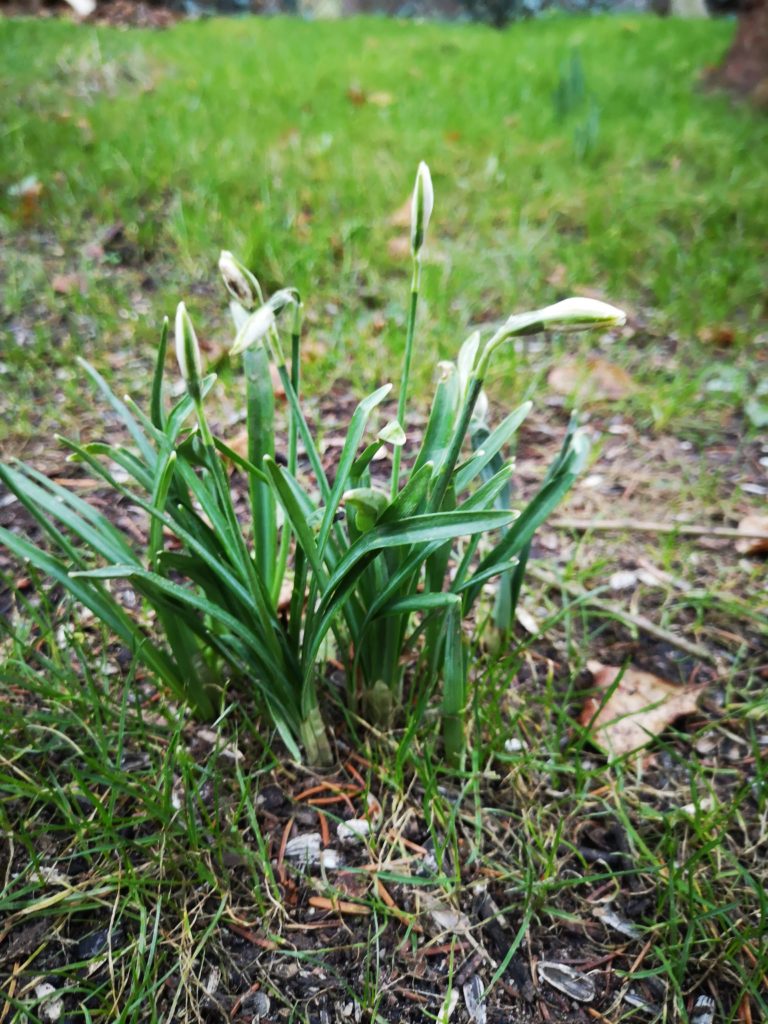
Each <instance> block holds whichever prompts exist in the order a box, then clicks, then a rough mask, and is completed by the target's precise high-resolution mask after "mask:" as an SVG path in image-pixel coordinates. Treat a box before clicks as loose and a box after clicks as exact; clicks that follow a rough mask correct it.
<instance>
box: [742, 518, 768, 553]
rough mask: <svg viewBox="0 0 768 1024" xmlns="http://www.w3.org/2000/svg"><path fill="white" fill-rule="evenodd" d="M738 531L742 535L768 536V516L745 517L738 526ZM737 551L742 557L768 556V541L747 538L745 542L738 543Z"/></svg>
mask: <svg viewBox="0 0 768 1024" xmlns="http://www.w3.org/2000/svg"><path fill="white" fill-rule="evenodd" d="M738 530H739V532H740V533H765V534H768V516H755V515H752V516H744V518H743V519H742V520H741V522H740V523H739V525H738ZM736 550H737V551H738V552H739V554H740V555H767V554H768V539H763V540H761V539H760V538H759V537H745V538H744V540H737V541H736Z"/></svg>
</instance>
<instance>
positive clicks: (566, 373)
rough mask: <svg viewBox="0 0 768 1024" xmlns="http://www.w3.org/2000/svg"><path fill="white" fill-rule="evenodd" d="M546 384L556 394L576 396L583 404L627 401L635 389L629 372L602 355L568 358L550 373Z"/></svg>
mask: <svg viewBox="0 0 768 1024" xmlns="http://www.w3.org/2000/svg"><path fill="white" fill-rule="evenodd" d="M547 382H548V384H549V386H550V387H551V388H552V390H553V391H554V392H555V393H556V394H558V395H574V396H575V397H576V398H578V399H579V400H580V401H582V402H585V401H590V400H592V401H600V400H601V399H616V398H626V396H627V395H630V394H632V392H633V391H634V390H635V382H634V381H633V380H632V378H631V377H630V375H629V374H628V373H627V371H626V370H624V369H622V367H621V366H617V365H616V364H615V363H609V362H608V360H607V359H603V358H602V356H589V358H588V359H586V360H584V361H582V360H579V359H565V360H563V361H562V362H560V363H558V364H557V366H554V367H553V368H552V369H551V370H550V372H549V376H548V378H547Z"/></svg>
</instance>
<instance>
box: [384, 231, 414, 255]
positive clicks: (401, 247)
mask: <svg viewBox="0 0 768 1024" xmlns="http://www.w3.org/2000/svg"><path fill="white" fill-rule="evenodd" d="M387 252H388V253H389V255H390V256H391V257H392V259H393V260H404V259H406V258H407V257H408V256H410V255H411V240H410V238H406V237H405V236H404V235H398V236H397V237H396V238H390V240H389V241H388V242H387Z"/></svg>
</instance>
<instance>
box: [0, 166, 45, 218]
mask: <svg viewBox="0 0 768 1024" xmlns="http://www.w3.org/2000/svg"><path fill="white" fill-rule="evenodd" d="M43 191H44V188H43V183H42V182H41V181H40V180H39V179H38V178H37V177H36V176H35V175H34V174H29V175H27V177H26V178H22V179H21V181H17V182H16V184H15V185H11V186H10V188H9V189H8V195H9V196H10V197H11V198H12V199H18V200H19V202H20V204H21V216H22V219H23V220H24V221H30V220H33V219H34V218H35V216H36V215H37V213H38V211H39V209H40V200H41V198H42V195H43Z"/></svg>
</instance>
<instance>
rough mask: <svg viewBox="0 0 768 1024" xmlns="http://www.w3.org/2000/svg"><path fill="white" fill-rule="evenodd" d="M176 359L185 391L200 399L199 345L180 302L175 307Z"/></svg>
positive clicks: (200, 366) (201, 370)
mask: <svg viewBox="0 0 768 1024" xmlns="http://www.w3.org/2000/svg"><path fill="white" fill-rule="evenodd" d="M175 331H176V359H177V361H178V363H179V370H180V371H181V376H182V378H183V380H184V383H185V384H186V385H187V391H188V392H189V393H190V395H191V396H192V398H194V400H195V401H199V399H200V378H201V377H202V375H203V366H202V360H201V358H200V346H199V344H198V342H197V335H196V334H195V328H194V327H193V326H192V321H191V320H190V318H189V313H188V312H187V307H186V306H185V305H184V303H183V302H180V303H179V304H178V306H177V307H176V324H175Z"/></svg>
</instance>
